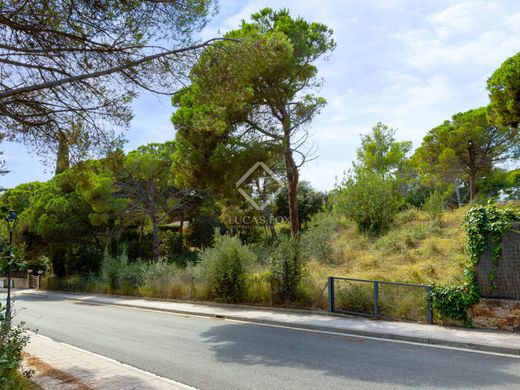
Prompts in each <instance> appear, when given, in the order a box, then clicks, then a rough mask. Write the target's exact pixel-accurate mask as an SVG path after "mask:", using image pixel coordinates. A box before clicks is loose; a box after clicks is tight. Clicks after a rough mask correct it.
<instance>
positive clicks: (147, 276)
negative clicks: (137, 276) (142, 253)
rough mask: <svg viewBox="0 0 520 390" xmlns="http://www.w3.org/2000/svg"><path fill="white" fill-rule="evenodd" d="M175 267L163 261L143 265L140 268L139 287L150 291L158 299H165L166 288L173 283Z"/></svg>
mask: <svg viewBox="0 0 520 390" xmlns="http://www.w3.org/2000/svg"><path fill="white" fill-rule="evenodd" d="M175 274H176V269H175V265H173V264H169V263H168V262H166V261H165V260H163V259H160V260H157V261H152V262H150V263H147V264H143V265H142V268H141V286H142V287H144V288H149V289H151V290H152V291H153V292H154V293H155V294H156V295H157V296H159V297H160V298H165V297H166V295H167V291H168V288H169V287H170V286H171V285H172V284H173V283H174V281H175Z"/></svg>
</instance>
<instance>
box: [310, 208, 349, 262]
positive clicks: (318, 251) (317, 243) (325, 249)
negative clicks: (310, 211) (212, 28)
mask: <svg viewBox="0 0 520 390" xmlns="http://www.w3.org/2000/svg"><path fill="white" fill-rule="evenodd" d="M340 226H341V221H340V218H339V216H338V215H337V214H336V213H332V212H322V213H319V214H316V215H315V216H314V217H313V218H312V220H311V221H310V222H309V227H308V229H307V230H306V231H305V233H304V234H303V236H302V244H303V247H304V250H305V253H306V254H307V255H309V256H310V257H312V258H314V259H316V260H318V261H326V262H331V261H332V260H333V259H332V252H333V251H332V245H331V241H332V239H333V238H334V234H335V233H336V232H337V231H338V229H339V228H340Z"/></svg>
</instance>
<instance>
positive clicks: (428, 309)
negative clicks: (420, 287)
mask: <svg viewBox="0 0 520 390" xmlns="http://www.w3.org/2000/svg"><path fill="white" fill-rule="evenodd" d="M431 292H432V287H431V286H428V287H426V323H428V324H433V308H432V300H431Z"/></svg>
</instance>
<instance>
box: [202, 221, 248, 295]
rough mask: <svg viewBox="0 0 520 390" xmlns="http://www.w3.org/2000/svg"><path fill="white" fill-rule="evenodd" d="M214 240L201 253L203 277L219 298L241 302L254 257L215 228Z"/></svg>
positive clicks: (235, 238)
mask: <svg viewBox="0 0 520 390" xmlns="http://www.w3.org/2000/svg"><path fill="white" fill-rule="evenodd" d="M214 242H215V243H214V244H213V246H212V247H209V248H206V249H204V250H202V251H201V252H200V256H199V257H200V267H201V269H202V272H203V275H204V278H205V279H206V281H207V282H208V283H209V285H210V288H211V290H212V291H213V293H214V294H215V295H216V297H217V298H218V299H221V300H223V301H224V302H232V303H236V302H242V301H243V300H244V298H245V294H246V277H247V271H248V269H249V267H250V265H251V264H253V263H254V261H255V260H256V256H255V255H254V253H253V251H252V250H251V249H250V248H249V247H248V246H246V245H244V244H242V242H241V241H240V240H239V239H238V238H237V237H231V236H228V235H220V234H219V233H218V231H215V235H214Z"/></svg>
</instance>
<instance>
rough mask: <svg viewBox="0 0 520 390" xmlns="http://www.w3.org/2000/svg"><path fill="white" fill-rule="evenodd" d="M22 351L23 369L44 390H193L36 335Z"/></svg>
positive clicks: (32, 336) (33, 335)
mask: <svg viewBox="0 0 520 390" xmlns="http://www.w3.org/2000/svg"><path fill="white" fill-rule="evenodd" d="M24 351H25V354H26V355H25V358H24V369H34V370H35V375H34V377H33V378H32V380H33V381H34V382H36V383H37V384H38V385H40V386H42V387H43V388H44V389H46V390H54V389H56V390H58V389H60V390H61V389H79V390H94V389H100V390H101V389H102V390H112V389H113V390H119V389H151V390H166V389H194V388H193V387H190V386H187V385H184V384H182V383H178V382H175V381H173V380H170V379H167V378H163V377H160V376H157V375H154V374H152V373H149V372H146V371H142V370H140V369H137V368H135V367H131V366H129V365H126V364H123V363H120V362H118V361H116V360H113V359H109V358H106V357H104V356H101V355H97V354H94V353H92V352H89V351H85V350H82V349H79V348H76V347H74V346H71V345H68V344H64V343H61V342H59V341H56V340H52V339H50V338H48V337H45V336H41V335H38V334H32V335H31V339H30V342H29V344H28V345H27V346H26V348H25V350H24Z"/></svg>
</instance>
